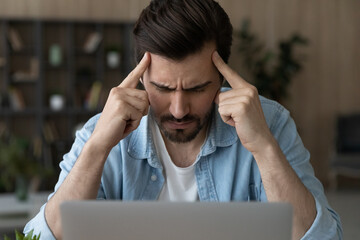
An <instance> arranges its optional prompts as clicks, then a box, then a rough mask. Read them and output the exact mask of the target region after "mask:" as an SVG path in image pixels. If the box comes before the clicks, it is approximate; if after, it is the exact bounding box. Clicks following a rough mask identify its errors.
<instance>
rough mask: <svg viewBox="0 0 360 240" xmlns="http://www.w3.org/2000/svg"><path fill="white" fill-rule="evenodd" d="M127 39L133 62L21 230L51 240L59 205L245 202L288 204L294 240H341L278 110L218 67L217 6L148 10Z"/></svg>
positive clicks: (166, 3) (225, 31) (225, 45)
mask: <svg viewBox="0 0 360 240" xmlns="http://www.w3.org/2000/svg"><path fill="white" fill-rule="evenodd" d="M134 37H135V46H136V58H137V61H138V62H139V64H138V65H137V67H136V68H135V69H134V70H133V71H132V72H131V73H130V74H129V75H128V76H127V78H126V79H124V81H123V82H122V83H121V84H120V85H119V86H117V87H114V88H113V89H112V90H111V92H110V94H109V97H108V100H107V102H106V105H105V107H104V109H103V112H102V113H101V115H97V116H95V117H93V118H92V119H90V120H89V121H88V122H87V124H86V125H85V126H84V128H83V129H82V130H81V131H79V132H78V133H77V136H76V140H75V143H74V145H73V147H72V149H71V150H70V152H69V153H68V154H66V155H65V156H64V160H63V161H62V162H61V164H60V167H61V169H62V171H61V174H60V177H59V182H58V183H57V185H56V186H55V193H54V194H52V195H50V197H49V201H48V202H47V204H46V205H44V206H43V207H42V208H41V210H40V213H39V214H38V215H37V216H36V217H35V218H34V219H33V220H32V221H31V222H29V223H28V224H27V226H26V227H25V230H24V231H25V232H28V231H30V230H31V229H33V228H34V229H35V233H39V232H41V236H42V237H43V238H44V239H53V238H54V237H56V238H61V223H60V220H59V219H60V213H59V205H60V204H61V203H62V202H64V201H66V200H73V199H95V198H98V199H123V200H160V201H175V200H176V201H197V200H199V201H249V200H256V201H285V202H289V203H291V204H292V206H293V209H294V217H293V239H300V238H303V239H340V238H341V235H342V230H341V224H340V220H339V217H338V216H337V214H336V213H335V212H334V211H333V210H332V209H331V208H330V207H329V205H328V203H327V200H326V197H325V195H324V192H323V188H322V186H321V183H320V182H319V181H318V180H317V179H316V178H315V177H314V173H313V170H312V167H311V165H310V163H309V153H308V151H307V150H306V149H305V148H304V146H303V144H302V142H301V140H300V137H299V136H298V134H297V132H296V127H295V124H294V122H293V120H292V119H291V117H290V116H289V113H288V111H286V110H285V109H284V108H283V107H282V106H280V105H279V104H277V103H276V102H273V101H270V100H267V99H265V98H263V97H259V95H258V93H257V90H256V88H255V87H254V86H252V85H250V84H249V83H247V82H246V81H244V80H243V79H242V78H241V77H240V76H239V75H238V74H237V73H236V72H234V71H233V70H232V69H231V68H230V67H229V66H228V65H227V64H226V62H227V60H228V58H229V55H230V47H231V42H232V27H231V24H230V21H229V18H228V16H227V14H226V13H225V12H224V11H223V9H222V8H221V7H220V6H219V4H218V3H216V2H214V1H213V0H154V1H152V2H151V3H150V5H149V6H148V7H147V8H146V9H144V10H143V12H142V13H141V15H140V18H139V19H138V21H137V23H136V25H135V28H134ZM223 80H227V81H228V83H229V84H230V86H231V87H232V88H231V89H229V90H228V91H220V88H221V85H222V82H223ZM139 81H140V82H141V83H143V85H144V89H145V90H139V89H136V86H137V85H138V83H139ZM260 230H261V229H260Z"/></svg>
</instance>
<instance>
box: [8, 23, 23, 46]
mask: <svg viewBox="0 0 360 240" xmlns="http://www.w3.org/2000/svg"><path fill="white" fill-rule="evenodd" d="M8 40H9V42H10V45H11V48H12V49H13V50H14V51H21V50H22V49H23V47H24V45H23V41H22V39H21V37H20V34H19V32H18V31H17V30H16V29H15V28H10V29H9V32H8Z"/></svg>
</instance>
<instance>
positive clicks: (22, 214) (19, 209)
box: [0, 192, 50, 231]
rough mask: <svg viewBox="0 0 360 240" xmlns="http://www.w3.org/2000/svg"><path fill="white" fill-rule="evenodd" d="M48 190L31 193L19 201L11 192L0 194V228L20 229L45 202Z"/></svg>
mask: <svg viewBox="0 0 360 240" xmlns="http://www.w3.org/2000/svg"><path fill="white" fill-rule="evenodd" d="M49 194H50V192H39V193H32V194H30V195H29V196H28V199H27V200H26V201H24V202H20V201H19V200H17V198H16V197H15V194H13V193H6V194H0V230H2V231H4V230H10V231H12V230H14V229H21V228H23V227H24V226H25V224H26V223H27V222H28V221H29V220H30V219H31V218H33V217H34V216H35V215H36V214H37V213H38V212H39V210H40V207H41V206H42V205H43V204H44V203H45V202H46V200H47V197H48V195H49Z"/></svg>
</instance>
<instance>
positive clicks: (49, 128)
mask: <svg viewBox="0 0 360 240" xmlns="http://www.w3.org/2000/svg"><path fill="white" fill-rule="evenodd" d="M43 135H44V139H45V141H46V142H47V143H52V142H54V141H55V140H57V139H59V132H58V130H57V128H56V126H55V123H54V122H53V121H47V122H46V123H45V124H44V125H43Z"/></svg>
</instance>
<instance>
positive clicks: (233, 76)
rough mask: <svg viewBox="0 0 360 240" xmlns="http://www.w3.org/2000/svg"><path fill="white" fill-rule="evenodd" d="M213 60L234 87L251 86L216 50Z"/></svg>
mask: <svg viewBox="0 0 360 240" xmlns="http://www.w3.org/2000/svg"><path fill="white" fill-rule="evenodd" d="M212 61H213V63H214V65H215V67H216V68H217V69H218V70H219V72H220V73H221V74H222V75H223V76H224V78H225V79H226V80H227V81H228V83H229V84H230V86H231V87H232V88H241V87H247V86H249V83H248V82H246V81H245V80H244V79H243V78H242V77H240V75H239V74H237V73H236V72H235V71H234V70H232V69H231V68H230V67H229V66H228V65H227V64H226V63H225V62H224V60H223V59H222V58H221V57H220V55H219V53H218V52H217V51H214V52H213V54H212Z"/></svg>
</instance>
